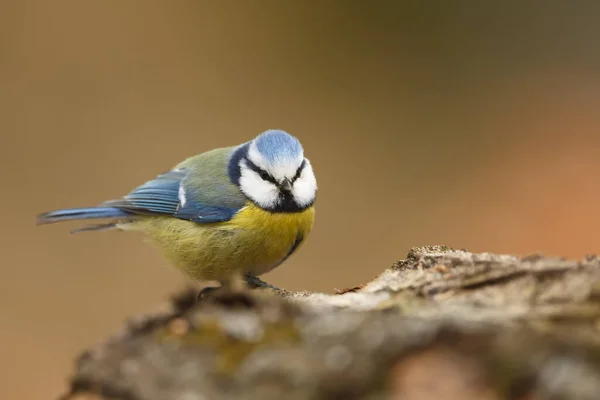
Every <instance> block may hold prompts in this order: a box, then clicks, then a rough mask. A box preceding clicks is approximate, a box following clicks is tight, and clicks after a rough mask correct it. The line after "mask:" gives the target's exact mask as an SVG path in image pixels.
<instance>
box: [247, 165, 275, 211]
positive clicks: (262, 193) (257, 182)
mask: <svg viewBox="0 0 600 400" xmlns="http://www.w3.org/2000/svg"><path fill="white" fill-rule="evenodd" d="M240 171H241V176H240V190H241V191H242V192H243V193H244V194H245V195H246V196H248V197H249V198H250V199H251V200H252V201H254V202H256V203H257V204H258V205H259V206H261V207H264V208H273V207H275V205H276V204H277V201H278V199H279V189H277V186H275V185H274V184H273V183H271V182H268V181H265V180H263V179H262V178H261V177H260V176H259V175H258V174H257V173H256V172H254V171H252V170H251V169H250V168H248V167H247V166H246V163H245V162H244V161H242V162H240Z"/></svg>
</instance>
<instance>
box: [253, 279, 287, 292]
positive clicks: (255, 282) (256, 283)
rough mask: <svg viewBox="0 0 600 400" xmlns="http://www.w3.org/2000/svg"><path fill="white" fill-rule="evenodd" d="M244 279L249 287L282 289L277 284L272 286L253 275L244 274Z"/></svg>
mask: <svg viewBox="0 0 600 400" xmlns="http://www.w3.org/2000/svg"><path fill="white" fill-rule="evenodd" d="M244 280H245V281H246V283H247V284H248V287H249V288H250V289H258V288H260V289H271V290H277V291H279V292H281V291H283V289H280V288H278V287H277V286H273V285H271V284H270V283H267V282H265V281H263V280H262V279H260V278H258V277H256V276H254V275H245V276H244Z"/></svg>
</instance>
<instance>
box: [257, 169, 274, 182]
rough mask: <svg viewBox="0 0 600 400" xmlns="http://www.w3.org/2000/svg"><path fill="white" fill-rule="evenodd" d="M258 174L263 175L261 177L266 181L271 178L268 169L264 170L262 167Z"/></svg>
mask: <svg viewBox="0 0 600 400" xmlns="http://www.w3.org/2000/svg"><path fill="white" fill-rule="evenodd" d="M258 175H259V176H260V177H261V179H263V180H265V181H270V180H271V175H269V173H268V172H267V171H264V170H262V169H261V170H260V171H258Z"/></svg>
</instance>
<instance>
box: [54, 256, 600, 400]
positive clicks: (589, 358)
mask: <svg viewBox="0 0 600 400" xmlns="http://www.w3.org/2000/svg"><path fill="white" fill-rule="evenodd" d="M599 264H600V263H599V261H598V259H597V258H596V257H594V256H589V257H586V258H585V259H584V260H580V261H574V260H567V259H564V258H547V257H543V256H541V255H532V256H527V257H521V258H520V257H515V256H510V255H495V254H489V253H482V254H474V253H470V252H467V251H462V250H453V249H451V248H449V247H445V246H430V247H421V248H414V249H412V250H411V251H410V252H409V254H408V256H407V258H406V259H405V260H402V261H398V262H397V263H395V264H394V265H393V266H392V267H391V268H389V269H387V270H385V271H384V272H383V273H381V275H379V276H377V277H376V278H374V279H373V281H371V282H369V283H366V284H364V285H361V286H357V287H356V288H349V289H345V290H342V291H338V292H337V293H334V294H324V293H310V292H300V293H294V292H286V291H280V292H276V291H273V290H260V289H255V290H248V289H244V288H241V289H233V288H230V289H221V290H217V291H214V292H213V293H212V294H211V295H210V296H208V297H206V298H204V299H203V300H201V301H196V293H195V292H194V291H191V290H188V291H184V292H183V293H180V294H178V295H177V296H176V297H174V298H173V299H172V301H171V302H170V303H169V304H168V305H167V306H166V307H164V309H163V310H161V311H157V312H156V313H155V314H152V315H148V316H140V317H136V318H133V319H131V320H130V321H128V323H127V324H126V326H125V327H124V328H123V329H122V331H121V332H119V333H117V334H116V335H114V336H113V337H112V338H109V339H107V340H106V342H104V343H100V344H98V345H97V346H95V347H94V348H92V349H90V350H88V351H86V352H85V353H84V354H82V355H81V356H80V357H79V359H78V361H77V364H76V369H75V373H74V375H73V377H72V379H71V385H70V390H69V391H68V393H67V394H65V395H64V397H63V398H64V399H70V400H73V399H121V400H200V399H403V400H417V399H419V400H421V399H422V400H426V399H436V400H439V399H449V400H452V399H464V400H470V399H478V400H499V399H522V400H537V399H557V400H558V399H579V400H587V399H590V400H592V399H594V400H597V399H600V265H599Z"/></svg>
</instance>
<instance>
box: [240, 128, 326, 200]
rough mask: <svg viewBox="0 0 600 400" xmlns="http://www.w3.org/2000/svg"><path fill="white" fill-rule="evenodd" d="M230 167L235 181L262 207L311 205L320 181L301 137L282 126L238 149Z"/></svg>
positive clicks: (264, 133) (262, 134)
mask: <svg viewBox="0 0 600 400" xmlns="http://www.w3.org/2000/svg"><path fill="white" fill-rule="evenodd" d="M231 162H232V164H233V165H231V166H230V168H233V169H234V171H235V173H234V174H233V175H234V182H235V183H236V184H237V185H238V187H239V188H240V190H241V191H242V192H243V193H244V194H245V195H246V196H247V197H248V198H249V199H250V200H252V201H253V202H254V203H255V204H257V205H258V206H259V207H261V208H264V209H266V210H269V211H274V212H296V211H302V210H304V209H306V208H308V207H310V206H311V205H312V204H313V203H314V201H315V197H316V192H317V181H316V178H315V175H314V173H313V170H312V166H311V165H310V161H308V159H307V158H305V157H304V150H303V148H302V145H301V144H300V141H299V140H298V139H297V138H295V137H294V136H292V135H290V134H288V133H286V132H284V131H281V130H268V131H265V132H263V133H261V134H260V135H258V136H257V137H256V138H255V139H254V140H252V141H251V142H249V143H246V144H245V145H243V146H242V147H240V148H239V149H238V151H236V154H234V157H233V158H232V160H231Z"/></svg>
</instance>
